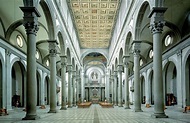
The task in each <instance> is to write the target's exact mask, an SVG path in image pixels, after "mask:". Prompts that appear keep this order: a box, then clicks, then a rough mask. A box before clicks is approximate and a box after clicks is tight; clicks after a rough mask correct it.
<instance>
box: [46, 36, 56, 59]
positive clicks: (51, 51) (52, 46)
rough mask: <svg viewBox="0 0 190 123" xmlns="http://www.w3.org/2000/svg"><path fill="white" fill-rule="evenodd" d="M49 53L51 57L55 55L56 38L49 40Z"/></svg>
mask: <svg viewBox="0 0 190 123" xmlns="http://www.w3.org/2000/svg"><path fill="white" fill-rule="evenodd" d="M48 43H49V54H50V56H51V57H55V56H56V54H57V44H58V42H57V41H56V40H49V41H48Z"/></svg>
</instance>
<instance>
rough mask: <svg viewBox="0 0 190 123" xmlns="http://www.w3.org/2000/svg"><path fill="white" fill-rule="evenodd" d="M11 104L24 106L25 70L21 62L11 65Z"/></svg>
mask: <svg viewBox="0 0 190 123" xmlns="http://www.w3.org/2000/svg"><path fill="white" fill-rule="evenodd" d="M11 72H12V106H15V107H24V94H25V93H24V84H25V82H24V81H25V76H26V71H25V69H24V66H23V64H22V63H21V62H19V61H16V62H15V63H14V64H13V66H12V71H11Z"/></svg>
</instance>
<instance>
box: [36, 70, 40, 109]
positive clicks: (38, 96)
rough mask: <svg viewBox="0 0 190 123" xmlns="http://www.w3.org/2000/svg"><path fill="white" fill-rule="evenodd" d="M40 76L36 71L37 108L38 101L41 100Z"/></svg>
mask: <svg viewBox="0 0 190 123" xmlns="http://www.w3.org/2000/svg"><path fill="white" fill-rule="evenodd" d="M40 78H41V77H40V74H39V72H38V71H36V80H37V106H39V105H40V99H41V96H40V92H41V86H40V85H41V84H40V83H41V79H40Z"/></svg>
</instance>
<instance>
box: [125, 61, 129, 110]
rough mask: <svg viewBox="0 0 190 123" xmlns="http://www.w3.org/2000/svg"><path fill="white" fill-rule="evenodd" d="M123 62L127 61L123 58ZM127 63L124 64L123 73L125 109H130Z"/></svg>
mask: <svg viewBox="0 0 190 123" xmlns="http://www.w3.org/2000/svg"><path fill="white" fill-rule="evenodd" d="M124 60H128V59H127V58H125V57H124ZM128 71H129V68H128V63H127V61H125V62H124V72H125V109H130V107H129V80H128Z"/></svg>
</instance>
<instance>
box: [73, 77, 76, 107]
mask: <svg viewBox="0 0 190 123" xmlns="http://www.w3.org/2000/svg"><path fill="white" fill-rule="evenodd" d="M73 106H74V107H75V106H76V77H75V76H74V77H73Z"/></svg>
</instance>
